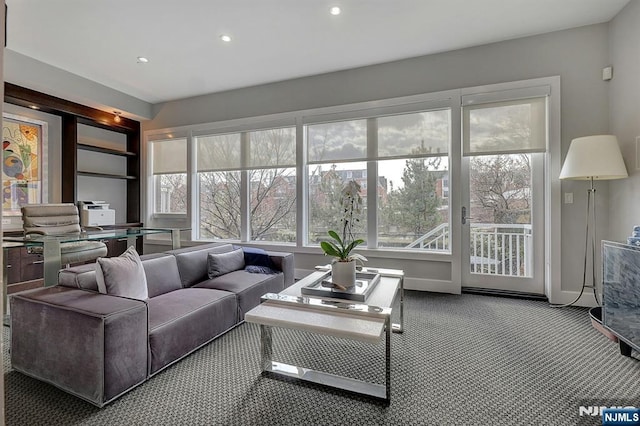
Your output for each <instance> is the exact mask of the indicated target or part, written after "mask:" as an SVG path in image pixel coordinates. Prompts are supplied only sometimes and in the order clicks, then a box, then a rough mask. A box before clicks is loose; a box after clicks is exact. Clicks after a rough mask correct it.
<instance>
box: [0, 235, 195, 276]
mask: <svg viewBox="0 0 640 426" xmlns="http://www.w3.org/2000/svg"><path fill="white" fill-rule="evenodd" d="M184 230H187V229H185V228H116V229H109V230H103V231H85V232H82V233H80V234H70V235H57V236H53V235H37V234H32V235H29V236H28V237H24V236H23V237H3V238H2V241H3V247H5V246H6V245H7V243H14V244H20V245H22V246H24V247H27V248H28V247H34V246H38V247H42V257H43V261H44V285H45V287H48V286H53V285H56V284H58V271H60V269H62V264H61V253H60V244H61V243H67V242H72V241H90V240H110V239H123V238H126V239H127V246H132V245H133V246H135V244H136V239H137V238H140V237H144V236H147V235H156V234H171V245H172V248H173V249H177V248H180V232H181V231H184Z"/></svg>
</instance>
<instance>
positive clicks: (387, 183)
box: [377, 109, 451, 251]
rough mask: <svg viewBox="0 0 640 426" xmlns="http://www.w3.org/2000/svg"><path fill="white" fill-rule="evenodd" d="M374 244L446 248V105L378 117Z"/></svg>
mask: <svg viewBox="0 0 640 426" xmlns="http://www.w3.org/2000/svg"><path fill="white" fill-rule="evenodd" d="M377 128H378V150H379V151H378V152H379V156H380V157H386V158H389V157H391V158H392V159H385V160H380V161H378V175H379V178H378V212H379V213H378V247H390V248H391V247H393V248H410V249H418V248H422V249H429V250H444V251H448V250H450V245H449V239H448V238H443V237H442V236H443V235H448V227H449V200H448V196H449V194H448V186H447V190H446V193H445V191H444V190H443V188H444V187H443V182H444V181H445V180H446V179H448V170H449V157H448V152H449V144H450V138H451V137H450V134H451V124H450V112H449V110H448V109H443V110H434V111H425V112H419V113H413V114H402V115H393V116H387V117H380V118H378V125H377Z"/></svg>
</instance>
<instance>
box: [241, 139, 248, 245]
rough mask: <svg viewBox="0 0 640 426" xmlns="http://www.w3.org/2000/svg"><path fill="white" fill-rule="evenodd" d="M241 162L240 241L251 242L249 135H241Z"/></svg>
mask: <svg viewBox="0 0 640 426" xmlns="http://www.w3.org/2000/svg"><path fill="white" fill-rule="evenodd" d="M240 159H241V160H240V161H241V165H242V171H241V172H240V241H243V242H246V241H250V240H251V200H250V190H249V186H250V184H251V183H250V182H249V170H247V165H248V164H249V133H247V132H243V133H241V134H240Z"/></svg>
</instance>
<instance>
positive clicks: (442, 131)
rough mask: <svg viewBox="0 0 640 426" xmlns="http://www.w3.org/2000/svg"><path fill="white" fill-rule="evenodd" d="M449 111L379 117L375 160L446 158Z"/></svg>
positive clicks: (449, 121)
mask: <svg viewBox="0 0 640 426" xmlns="http://www.w3.org/2000/svg"><path fill="white" fill-rule="evenodd" d="M449 117H450V113H449V110H448V109H446V110H436V111H425V112H419V113H414V114H402V115H391V116H386V117H380V118H378V119H377V121H378V156H377V157H378V158H393V157H404V156H407V155H429V154H437V155H445V154H447V152H449V135H450V133H451V132H450V123H451V120H450V118H449Z"/></svg>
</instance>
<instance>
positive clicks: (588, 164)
mask: <svg viewBox="0 0 640 426" xmlns="http://www.w3.org/2000/svg"><path fill="white" fill-rule="evenodd" d="M627 176H629V175H628V174H627V168H626V167H625V165H624V160H623V159H622V153H621V152H620V147H619V146H618V139H617V138H616V137H615V136H613V135H596V136H585V137H582V138H576V139H574V140H572V141H571V145H570V146H569V152H567V158H565V160H564V164H563V165H562V171H561V172H560V179H581V180H591V179H593V180H610V179H622V178H626V177H627Z"/></svg>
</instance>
